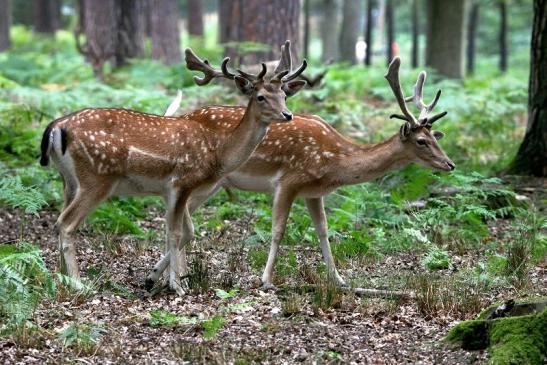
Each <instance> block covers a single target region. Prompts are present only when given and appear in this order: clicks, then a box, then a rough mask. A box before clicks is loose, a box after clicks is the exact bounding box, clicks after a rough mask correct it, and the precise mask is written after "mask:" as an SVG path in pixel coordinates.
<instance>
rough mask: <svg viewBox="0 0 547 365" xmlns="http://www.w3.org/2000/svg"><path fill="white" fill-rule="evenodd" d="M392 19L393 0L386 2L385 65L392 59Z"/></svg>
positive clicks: (393, 35)
mask: <svg viewBox="0 0 547 365" xmlns="http://www.w3.org/2000/svg"><path fill="white" fill-rule="evenodd" d="M394 23H395V22H394V20H393V0H387V2H386V55H387V65H389V64H390V62H391V60H392V59H393V50H394V49H393V48H394V46H395V24H394Z"/></svg>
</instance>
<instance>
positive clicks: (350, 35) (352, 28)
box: [340, 0, 361, 64]
mask: <svg viewBox="0 0 547 365" xmlns="http://www.w3.org/2000/svg"><path fill="white" fill-rule="evenodd" d="M342 14H343V19H342V30H341V31H340V59H341V60H342V61H349V62H351V63H352V64H353V63H355V43H356V42H357V36H358V34H359V30H360V28H361V24H360V19H361V1H360V0H344V5H343V7H342Z"/></svg>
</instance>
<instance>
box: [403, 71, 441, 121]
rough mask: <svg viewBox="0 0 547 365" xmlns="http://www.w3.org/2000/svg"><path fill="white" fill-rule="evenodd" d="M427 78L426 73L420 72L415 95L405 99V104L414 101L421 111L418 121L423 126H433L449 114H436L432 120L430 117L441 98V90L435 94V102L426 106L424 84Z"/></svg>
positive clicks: (415, 85)
mask: <svg viewBox="0 0 547 365" xmlns="http://www.w3.org/2000/svg"><path fill="white" fill-rule="evenodd" d="M426 77H427V74H426V73H425V71H422V72H420V74H419V75H418V79H417V80H416V84H414V94H413V95H412V96H409V97H408V98H406V99H405V102H407V103H408V102H411V101H413V102H414V104H416V107H417V108H418V110H419V111H420V116H419V117H418V121H419V123H420V124H421V125H426V124H428V125H431V124H433V123H434V122H435V121H437V120H439V119H441V118H442V117H444V116H445V115H446V114H447V112H446V111H444V112H442V113H438V114H435V115H434V116H432V117H431V118H429V117H428V115H429V113H430V112H431V111H432V110H433V108H435V105H437V102H438V101H439V98H440V97H441V90H438V91H437V94H435V97H434V98H433V101H432V102H431V103H430V104H427V105H426V104H425V103H424V100H423V93H424V83H425V79H426Z"/></svg>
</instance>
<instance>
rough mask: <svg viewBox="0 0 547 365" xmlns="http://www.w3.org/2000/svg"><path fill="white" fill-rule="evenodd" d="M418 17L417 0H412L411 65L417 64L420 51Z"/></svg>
mask: <svg viewBox="0 0 547 365" xmlns="http://www.w3.org/2000/svg"><path fill="white" fill-rule="evenodd" d="M419 35H420V18H419V17H418V0H412V57H411V58H412V67H413V68H416V67H418V66H419V62H420V61H419V52H420V41H419Z"/></svg>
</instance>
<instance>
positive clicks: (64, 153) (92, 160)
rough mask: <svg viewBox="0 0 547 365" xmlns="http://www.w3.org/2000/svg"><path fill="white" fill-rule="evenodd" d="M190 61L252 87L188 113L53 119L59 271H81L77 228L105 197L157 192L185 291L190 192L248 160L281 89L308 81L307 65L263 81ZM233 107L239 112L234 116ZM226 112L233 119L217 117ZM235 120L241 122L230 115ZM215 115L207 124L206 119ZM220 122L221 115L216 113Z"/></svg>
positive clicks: (49, 154)
mask: <svg viewBox="0 0 547 365" xmlns="http://www.w3.org/2000/svg"><path fill="white" fill-rule="evenodd" d="M185 53H186V63H187V65H188V68H190V69H192V70H199V71H201V72H203V74H204V75H205V76H204V77H203V78H199V77H197V76H195V77H194V78H195V81H196V83H197V84H198V85H205V84H207V83H208V82H209V81H211V80H212V79H214V78H226V79H228V80H232V81H234V83H235V86H236V87H237V89H238V90H239V91H240V92H242V93H243V94H244V95H246V96H248V98H249V102H248V104H247V107H244V108H243V109H242V110H243V113H240V112H239V109H235V110H233V111H232V110H231V109H227V108H226V107H208V108H204V109H201V110H200V111H199V112H198V113H195V114H193V115H192V116H190V115H186V116H183V117H163V116H158V115H152V114H145V113H140V112H137V111H132V110H124V109H84V110H81V111H78V112H75V113H72V114H69V115H66V116H64V117H61V118H59V119H57V120H55V121H53V122H51V123H50V124H49V125H48V126H47V128H46V130H45V132H44V135H43V138H42V145H41V150H42V157H41V160H40V163H41V165H43V166H46V165H48V162H49V159H51V160H52V161H53V163H54V165H55V167H56V168H57V170H58V171H59V172H60V174H61V176H62V180H63V185H64V208H63V211H62V212H61V214H60V216H59V218H58V219H57V223H56V229H57V231H58V233H59V249H60V264H61V265H60V266H61V270H62V271H64V272H66V273H67V274H69V275H70V276H73V277H78V276H79V271H78V265H77V262H76V248H75V245H74V241H73V238H72V234H73V232H74V230H75V229H76V228H77V227H78V225H79V224H80V222H82V221H83V220H84V219H85V217H86V216H87V215H88V214H89V213H90V212H92V211H93V210H94V209H95V207H97V206H98V205H99V204H100V203H101V202H102V201H104V200H105V199H107V198H109V197H112V196H120V195H160V196H162V197H163V198H164V199H165V202H166V206H167V215H166V225H167V245H166V247H167V251H168V252H169V253H170V257H171V260H170V262H169V267H170V270H169V286H170V288H171V289H173V290H175V291H176V292H177V293H178V294H180V295H182V294H184V288H183V285H182V284H181V282H180V279H179V278H180V274H181V273H185V271H186V260H185V257H184V255H183V253H184V250H182V254H181V253H179V252H180V251H181V247H183V246H184V244H185V243H186V242H188V240H189V239H191V238H192V235H193V226H192V222H191V219H190V215H189V213H188V208H187V201H188V198H189V196H191V194H194V193H195V194H198V195H200V194H204V191H210V190H211V189H212V188H213V187H215V186H216V185H217V184H218V183H219V181H220V180H221V179H222V177H223V176H224V175H226V174H228V173H230V172H231V171H233V170H235V169H236V168H237V167H239V165H241V164H242V163H244V162H245V161H246V160H247V159H248V158H249V156H250V155H251V153H252V152H253V150H254V149H255V148H256V146H257V145H258V144H259V143H260V141H261V140H262V138H264V136H265V135H266V132H267V130H268V127H269V126H270V124H272V123H273V122H282V121H284V122H288V121H290V120H292V118H293V115H292V113H291V112H290V111H289V110H288V109H287V107H286V105H285V98H286V97H287V96H292V95H294V94H296V93H297V92H298V91H299V90H300V89H301V88H302V87H303V86H304V84H305V82H304V81H301V80H294V79H295V78H296V77H298V75H299V74H300V73H301V72H302V71H303V70H304V69H305V68H306V62H305V61H304V62H303V63H302V65H301V67H300V68H299V69H298V70H296V71H295V72H289V71H280V72H277V73H276V74H275V76H274V77H273V78H272V79H271V80H265V79H264V78H263V77H264V75H265V74H266V71H267V70H266V66H265V65H262V70H261V71H260V73H259V74H256V75H255V74H249V73H243V72H240V71H238V74H237V75H236V74H234V73H232V72H230V71H229V70H228V66H227V65H228V62H229V58H225V59H224V60H223V62H222V66H221V70H218V69H215V68H213V67H212V66H211V65H210V64H209V62H208V61H207V60H201V59H199V58H198V57H197V56H196V55H195V54H194V53H193V52H192V51H191V50H190V49H187V50H186V51H185ZM236 115H237V117H236ZM228 119H229V120H230V121H231V122H230V124H229V125H228V124H227V123H226V124H224V125H222V124H221V125H220V126H219V125H217V124H218V123H217V122H218V121H221V120H228ZM235 119H237V121H236V120H235ZM207 120H210V121H212V122H213V123H211V124H210V125H208V123H207V122H206V121H207ZM215 121H217V122H215Z"/></svg>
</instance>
